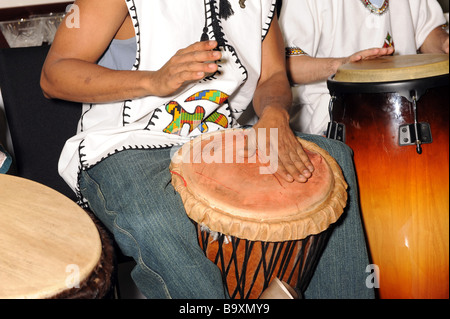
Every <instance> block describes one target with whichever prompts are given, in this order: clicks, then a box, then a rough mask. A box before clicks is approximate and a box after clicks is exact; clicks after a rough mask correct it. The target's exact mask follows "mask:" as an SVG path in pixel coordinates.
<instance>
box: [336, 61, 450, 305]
mask: <svg viewBox="0 0 450 319" xmlns="http://www.w3.org/2000/svg"><path fill="white" fill-rule="evenodd" d="M448 80H449V77H448V55H415V56H395V57H384V58H381V59H376V60H369V61H364V62H360V63H354V64H349V65H346V66H344V67H343V68H342V69H341V70H340V71H339V72H338V73H337V74H336V76H335V77H334V78H330V80H329V81H328V87H329V89H330V93H331V95H332V103H330V106H331V108H330V109H331V110H330V114H331V117H332V121H333V122H334V123H333V125H331V126H330V129H329V132H328V134H329V136H330V137H335V138H338V139H341V140H345V143H346V144H348V145H349V146H350V147H351V148H352V149H353V151H354V160H355V166H356V173H357V178H358V184H359V191H360V202H361V211H362V215H363V220H364V224H365V229H366V233H367V237H368V242H369V248H370V252H371V257H372V261H373V263H374V264H375V265H377V266H378V269H379V273H378V276H379V286H380V287H379V288H380V289H379V293H380V297H381V298H421V299H422V298H448V297H449V267H448V262H449V129H448V125H449V97H448V92H449V86H448V85H449V82H448ZM415 123H417V125H415ZM416 130H417V133H416ZM416 136H419V139H417V138H416ZM417 140H420V142H416V141H417Z"/></svg>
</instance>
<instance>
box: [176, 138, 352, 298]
mask: <svg viewBox="0 0 450 319" xmlns="http://www.w3.org/2000/svg"><path fill="white" fill-rule="evenodd" d="M248 132H249V131H245V130H226V131H219V132H215V133H211V134H207V135H203V136H200V137H198V138H196V139H194V140H192V141H191V142H189V143H187V144H185V145H184V146H183V148H181V149H180V150H179V151H178V152H177V153H176V154H175V156H174V157H173V159H172V163H171V167H170V169H171V172H172V184H173V185H174V187H175V189H176V190H177V192H178V193H179V194H180V195H181V198H182V200H183V203H184V206H185V208H186V212H187V214H188V216H189V217H190V218H191V219H192V220H193V221H194V222H195V223H196V224H197V229H198V233H199V242H200V246H201V247H202V249H203V251H204V252H205V254H206V256H207V257H208V258H209V259H210V260H211V261H213V262H214V263H215V264H217V265H218V267H219V268H220V270H221V271H222V275H223V278H224V283H225V285H226V287H227V289H228V293H229V295H230V297H231V298H250V299H256V298H258V297H259V296H260V294H261V293H262V292H263V290H264V289H265V288H267V286H268V284H269V283H270V282H271V281H272V280H273V278H275V277H277V278H279V279H281V280H284V281H286V282H287V283H289V284H290V285H291V286H293V287H296V288H297V289H298V290H299V293H300V294H302V293H303V292H304V291H305V289H306V287H307V285H308V283H309V281H310V279H311V277H312V274H313V272H314V269H315V266H316V265H317V262H318V258H319V256H320V252H321V251H322V250H323V248H324V245H325V244H326V241H327V240H328V235H329V233H330V231H329V229H330V228H331V227H330V225H331V224H333V223H335V222H336V221H337V220H338V219H339V218H340V216H341V215H342V213H343V210H344V207H345V206H346V202H347V191H346V188H347V184H346V182H345V181H344V177H343V175H342V171H341V169H340V167H339V166H338V164H337V163H336V161H335V160H334V159H333V158H332V157H331V156H330V155H329V154H328V153H327V152H326V151H324V150H322V149H321V148H319V147H318V146H317V145H315V144H314V143H310V142H307V141H304V140H300V139H299V142H300V143H301V144H302V146H303V147H304V149H305V151H306V152H307V153H308V155H309V157H310V159H311V161H312V162H313V164H314V166H315V171H314V173H313V176H312V178H310V180H309V181H308V182H307V183H304V184H301V183H297V182H293V183H288V182H286V181H284V180H283V179H282V178H280V177H279V176H277V175H276V174H268V171H265V170H261V168H264V167H266V168H267V165H269V164H268V163H265V161H261V160H260V159H261V158H262V157H261V156H260V155H258V152H256V153H255V154H254V155H253V156H249V157H247V158H243V157H240V155H239V150H242V148H241V147H240V146H243V143H244V140H245V138H246V136H248ZM230 159H231V160H230ZM262 172H265V173H262Z"/></svg>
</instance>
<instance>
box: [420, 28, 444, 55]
mask: <svg viewBox="0 0 450 319" xmlns="http://www.w3.org/2000/svg"><path fill="white" fill-rule="evenodd" d="M419 51H420V53H447V54H448V33H447V32H445V30H444V29H442V27H437V28H436V29H434V30H433V31H431V32H430V34H429V35H428V37H427V38H426V39H425V41H424V43H423V44H422V46H421V47H420V49H419Z"/></svg>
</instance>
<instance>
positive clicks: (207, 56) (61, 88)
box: [41, 0, 221, 103]
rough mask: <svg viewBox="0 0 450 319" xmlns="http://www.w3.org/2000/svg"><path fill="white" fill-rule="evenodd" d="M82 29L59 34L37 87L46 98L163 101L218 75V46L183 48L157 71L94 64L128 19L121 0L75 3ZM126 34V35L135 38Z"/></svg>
mask: <svg viewBox="0 0 450 319" xmlns="http://www.w3.org/2000/svg"><path fill="white" fill-rule="evenodd" d="M75 5H77V6H78V7H79V12H80V27H79V28H68V27H67V26H66V25H65V23H64V22H63V23H62V24H61V27H60V28H59V29H58V32H57V34H56V37H55V40H54V42H53V44H52V47H51V49H50V51H49V54H48V56H47V59H46V61H45V63H44V67H43V70H42V75H41V87H42V90H43V92H44V94H45V95H46V96H47V97H49V98H59V99H65V100H70V101H77V102H85V103H96V102H112V101H118V100H127V99H134V98H138V97H143V96H148V95H155V96H165V95H170V94H171V93H173V92H175V91H176V90H178V89H179V88H180V87H181V86H183V85H185V84H186V83H188V82H190V81H198V80H199V79H201V78H203V77H204V76H205V73H212V72H215V71H216V70H217V65H216V64H215V63H204V62H206V61H215V60H218V59H220V57H221V54H220V52H216V51H211V50H212V49H213V48H215V47H216V46H217V43H216V42H214V41H212V42H201V43H194V44H192V45H191V46H189V47H187V48H184V49H181V50H180V51H178V52H177V54H176V55H175V56H174V57H172V58H171V59H170V60H169V61H168V62H167V63H166V65H164V66H163V67H162V68H161V69H160V70H158V71H154V72H150V71H115V70H110V69H107V68H103V67H101V66H98V65H97V64H96V63H97V61H98V59H99V58H100V57H101V55H102V54H103V53H104V52H105V50H106V49H107V47H108V45H109V43H110V42H111V40H112V39H113V38H114V37H115V36H116V35H117V33H118V32H119V31H122V29H123V28H122V26H123V25H124V22H125V20H126V18H127V16H128V10H127V7H126V4H125V2H124V1H123V0H96V1H92V0H77V1H75ZM133 35H134V33H133V34H130V36H133Z"/></svg>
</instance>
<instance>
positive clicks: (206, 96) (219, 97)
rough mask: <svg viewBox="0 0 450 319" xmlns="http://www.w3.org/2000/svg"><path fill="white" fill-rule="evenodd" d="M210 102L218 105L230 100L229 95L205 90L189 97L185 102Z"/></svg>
mask: <svg viewBox="0 0 450 319" xmlns="http://www.w3.org/2000/svg"><path fill="white" fill-rule="evenodd" d="M200 100H208V101H211V102H214V103H216V104H218V105H221V104H223V103H225V101H226V100H228V95H227V94H225V93H223V92H221V91H218V90H204V91H200V92H198V93H195V94H194V95H192V96H190V97H188V98H187V99H186V101H185V102H191V101H200Z"/></svg>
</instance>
